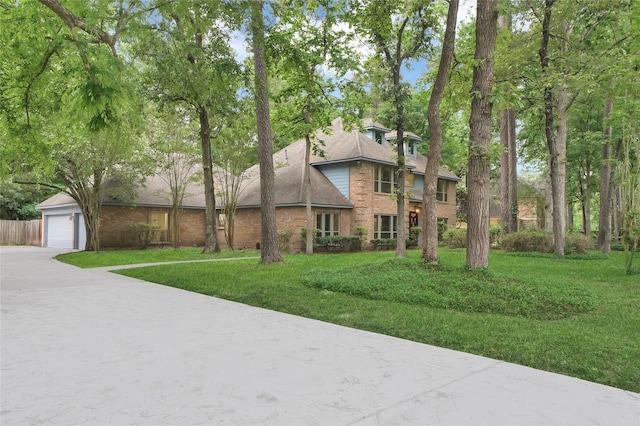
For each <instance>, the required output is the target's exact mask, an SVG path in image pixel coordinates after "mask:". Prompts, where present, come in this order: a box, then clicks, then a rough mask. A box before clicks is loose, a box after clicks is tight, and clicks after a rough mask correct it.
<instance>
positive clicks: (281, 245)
mask: <svg viewBox="0 0 640 426" xmlns="http://www.w3.org/2000/svg"><path fill="white" fill-rule="evenodd" d="M292 235H293V231H292V230H291V229H280V230H278V249H279V250H281V251H284V252H285V253H288V252H289V242H290V241H291V236H292Z"/></svg>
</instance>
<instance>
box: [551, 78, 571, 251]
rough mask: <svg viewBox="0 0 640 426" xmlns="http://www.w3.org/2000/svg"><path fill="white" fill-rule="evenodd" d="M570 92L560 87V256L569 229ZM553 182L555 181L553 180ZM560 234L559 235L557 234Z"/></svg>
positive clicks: (557, 242)
mask: <svg viewBox="0 0 640 426" xmlns="http://www.w3.org/2000/svg"><path fill="white" fill-rule="evenodd" d="M569 107H570V103H569V94H568V92H567V89H566V88H565V87H562V86H561V87H560V88H559V89H558V135H557V137H556V152H557V155H558V163H557V177H558V182H557V189H556V191H555V192H554V199H553V208H554V211H555V209H558V211H559V212H560V214H559V215H558V220H559V221H560V223H555V221H556V217H555V216H554V227H553V234H554V239H553V240H554V243H555V253H556V255H558V256H564V234H565V232H566V231H567V221H566V212H567V207H566V200H567V191H566V182H567V168H566V165H567V132H568V127H569V121H568V118H569V115H568V111H569ZM552 182H553V181H552ZM556 235H558V236H559V237H558V236H556Z"/></svg>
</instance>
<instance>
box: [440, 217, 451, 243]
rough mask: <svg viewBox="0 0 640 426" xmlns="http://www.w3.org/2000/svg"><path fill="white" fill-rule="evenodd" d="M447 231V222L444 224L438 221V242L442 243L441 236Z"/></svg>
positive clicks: (442, 221)
mask: <svg viewBox="0 0 640 426" xmlns="http://www.w3.org/2000/svg"><path fill="white" fill-rule="evenodd" d="M447 229H449V225H447V222H445V221H444V220H439V221H438V241H442V239H443V235H444V233H445V232H447Z"/></svg>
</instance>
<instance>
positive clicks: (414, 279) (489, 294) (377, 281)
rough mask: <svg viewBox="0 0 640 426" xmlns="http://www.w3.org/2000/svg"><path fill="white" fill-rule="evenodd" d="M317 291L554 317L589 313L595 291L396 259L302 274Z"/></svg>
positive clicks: (594, 299) (471, 310) (519, 314)
mask: <svg viewBox="0 0 640 426" xmlns="http://www.w3.org/2000/svg"><path fill="white" fill-rule="evenodd" d="M302 282H303V283H304V284H305V285H308V286H311V287H313V288H317V289H320V290H328V291H334V292H340V293H347V294H351V295H354V296H359V297H365V298H368V299H376V300H387V301H390V302H398V303H411V304H418V305H423V306H426V307H430V308H438V309H452V310H456V311H463V312H479V313H480V312H482V313H492V314H497V315H510V316H523V317H527V318H534V319H545V320H556V319H561V318H569V317H572V316H575V315H582V314H586V313H589V312H592V311H593V310H594V309H596V307H597V300H596V298H595V297H594V295H593V293H591V292H590V291H588V290H585V289H584V288H583V287H581V286H579V285H562V286H559V285H556V284H555V283H553V282H539V281H536V280H532V279H524V278H523V279H517V278H511V277H499V276H494V275H492V274H490V273H488V272H486V271H467V270H463V269H456V268H448V267H444V266H425V265H424V264H423V263H422V262H416V261H415V260H407V259H394V260H389V261H386V262H380V263H364V264H360V265H357V266H350V267H345V268H331V269H329V268H328V269H319V270H316V271H314V272H312V273H310V274H308V275H306V276H305V277H303V278H302Z"/></svg>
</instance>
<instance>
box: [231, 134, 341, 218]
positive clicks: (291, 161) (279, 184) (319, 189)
mask: <svg viewBox="0 0 640 426" xmlns="http://www.w3.org/2000/svg"><path fill="white" fill-rule="evenodd" d="M305 145H306V143H305V141H304V140H299V141H298V142H295V143H293V144H291V145H289V146H287V147H286V148H284V149H282V150H280V151H278V152H276V153H275V154H274V155H273V161H274V165H275V202H276V205H277V206H303V205H305V204H306V192H305V191H304V181H303V178H304V157H305V156H304V150H305ZM310 171H311V204H312V205H314V206H318V207H321V206H325V207H338V208H352V207H353V203H351V201H349V200H348V199H347V198H346V197H345V196H344V195H343V194H342V193H341V192H340V191H339V190H338V189H337V188H336V187H335V186H334V185H333V184H332V183H331V182H330V181H329V179H327V178H326V176H325V175H324V174H322V172H320V171H319V170H317V169H316V168H315V167H311V169H310ZM247 174H248V175H249V176H253V178H249V179H248V180H246V181H245V183H244V185H243V188H242V191H241V193H240V196H239V197H238V207H239V208H243V207H244V208H248V207H259V206H260V205H261V200H260V173H259V166H258V165H255V166H253V167H251V168H250V169H249V170H247Z"/></svg>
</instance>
